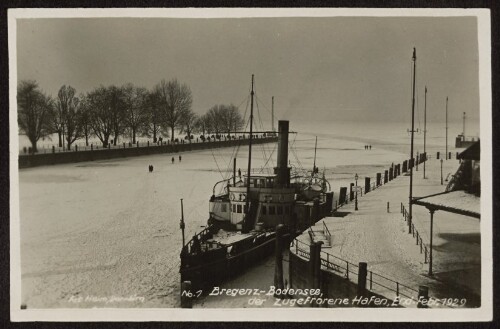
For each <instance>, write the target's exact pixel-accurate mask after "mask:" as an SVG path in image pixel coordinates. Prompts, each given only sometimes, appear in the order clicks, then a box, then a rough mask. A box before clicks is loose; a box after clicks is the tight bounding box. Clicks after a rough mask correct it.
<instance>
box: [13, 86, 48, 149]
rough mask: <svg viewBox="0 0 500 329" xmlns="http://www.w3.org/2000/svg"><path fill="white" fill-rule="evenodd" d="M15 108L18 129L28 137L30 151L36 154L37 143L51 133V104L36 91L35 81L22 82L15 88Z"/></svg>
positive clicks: (44, 96)
mask: <svg viewBox="0 0 500 329" xmlns="http://www.w3.org/2000/svg"><path fill="white" fill-rule="evenodd" d="M17 106H18V115H17V122H18V125H19V129H20V130H21V132H23V133H24V134H26V136H28V139H29V140H30V142H31V146H32V151H33V152H37V146H36V143H37V141H38V140H39V139H40V138H41V137H44V136H47V135H49V134H50V133H51V127H50V121H51V115H52V106H53V102H52V100H51V98H50V97H49V96H47V95H45V94H43V93H42V92H41V91H40V90H38V83H37V82H36V81H26V80H23V81H21V82H20V83H19V84H18V86H17Z"/></svg>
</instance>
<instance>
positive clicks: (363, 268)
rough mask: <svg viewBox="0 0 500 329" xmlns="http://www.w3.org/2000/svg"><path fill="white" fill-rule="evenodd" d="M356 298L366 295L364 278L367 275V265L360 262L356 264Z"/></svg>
mask: <svg viewBox="0 0 500 329" xmlns="http://www.w3.org/2000/svg"><path fill="white" fill-rule="evenodd" d="M358 266H359V268H358V296H364V295H366V276H367V274H368V270H367V267H368V264H367V263H365V262H360V263H359V264H358Z"/></svg>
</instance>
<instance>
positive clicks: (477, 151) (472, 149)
mask: <svg viewBox="0 0 500 329" xmlns="http://www.w3.org/2000/svg"><path fill="white" fill-rule="evenodd" d="M480 157H481V144H480V142H479V141H477V142H475V143H474V144H472V145H471V146H469V147H468V148H466V149H465V150H464V151H463V152H462V153H460V154H459V155H458V157H457V158H458V159H464V160H479V159H480Z"/></svg>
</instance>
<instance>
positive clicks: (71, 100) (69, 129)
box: [55, 85, 81, 150]
mask: <svg viewBox="0 0 500 329" xmlns="http://www.w3.org/2000/svg"><path fill="white" fill-rule="evenodd" d="M75 94H76V90H75V88H73V87H71V86H65V85H64V86H62V87H61V88H60V89H59V92H58V93H57V101H56V106H55V107H56V109H57V111H56V112H57V113H56V115H58V116H59V115H61V116H62V120H61V122H62V129H63V134H64V133H65V134H66V137H65V139H66V143H67V146H68V150H70V149H71V144H73V142H74V141H75V140H77V139H78V138H80V137H81V134H80V133H81V127H80V120H79V115H80V106H79V105H80V104H79V103H80V100H79V99H78V98H77V97H75Z"/></svg>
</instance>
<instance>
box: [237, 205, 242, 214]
mask: <svg viewBox="0 0 500 329" xmlns="http://www.w3.org/2000/svg"><path fill="white" fill-rule="evenodd" d="M237 209H238V211H237V213H238V214H241V204H239V205H237Z"/></svg>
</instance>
